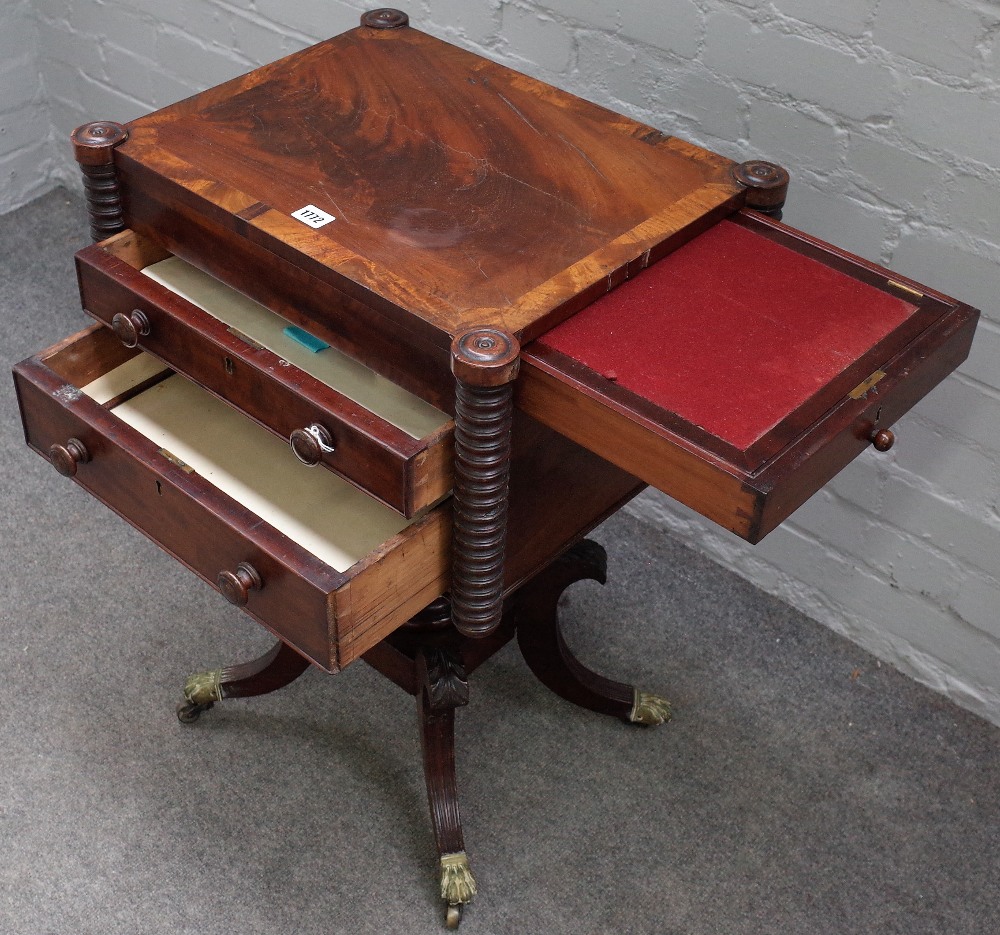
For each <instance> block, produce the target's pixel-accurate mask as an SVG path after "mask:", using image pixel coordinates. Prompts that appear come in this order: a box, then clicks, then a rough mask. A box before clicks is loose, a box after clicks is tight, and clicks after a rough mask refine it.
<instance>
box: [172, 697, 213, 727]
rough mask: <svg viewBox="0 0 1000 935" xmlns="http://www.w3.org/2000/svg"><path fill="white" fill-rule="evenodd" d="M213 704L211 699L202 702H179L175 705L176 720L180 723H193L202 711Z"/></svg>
mask: <svg viewBox="0 0 1000 935" xmlns="http://www.w3.org/2000/svg"><path fill="white" fill-rule="evenodd" d="M213 704H214V702H211V701H207V702H205V703H204V704H196V703H195V702H193V701H187V702H181V703H180V704H179V705H177V720H178V721H180V722H181V723H182V724H193V723H194V722H195V721H197V720H198V718H200V717H201V714H202V712H203V711H207V710H208V709H209V708H211V707H212V705H213Z"/></svg>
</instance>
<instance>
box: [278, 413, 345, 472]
mask: <svg viewBox="0 0 1000 935" xmlns="http://www.w3.org/2000/svg"><path fill="white" fill-rule="evenodd" d="M288 444H289V445H291V446H292V451H293V452H295V457H296V458H298V459H299V460H300V461H301V462H302V463H303V464H308V465H314V464H319V463H320V461H322V460H323V455H324V454H329V453H330V452H331V451H333V450H334V449H333V436H332V435H331V434H330V431H329V429H327V428H326V427H325V426H322V425H320V424H319V423H318V422H313V424H312V425H307V426H306V427H305V428H304V429H296V430H295V431H294V432H292V434H291V435H289V436H288Z"/></svg>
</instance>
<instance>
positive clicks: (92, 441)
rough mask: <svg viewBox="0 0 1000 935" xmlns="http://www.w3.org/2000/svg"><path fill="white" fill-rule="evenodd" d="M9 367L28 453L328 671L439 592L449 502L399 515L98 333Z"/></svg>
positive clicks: (443, 578)
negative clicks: (408, 517) (313, 467)
mask: <svg viewBox="0 0 1000 935" xmlns="http://www.w3.org/2000/svg"><path fill="white" fill-rule="evenodd" d="M14 377H15V383H16V386H17V393H18V400H19V403H20V407H21V415H22V419H23V421H24V428H25V435H26V437H27V441H28V444H29V445H30V446H31V447H32V448H34V449H35V450H36V451H37V452H39V453H40V454H41V455H43V456H44V457H47V458H48V459H49V460H50V461H51V462H52V463H53V466H55V467H56V469H57V470H59V471H60V473H64V474H67V475H69V476H72V477H73V478H74V480H75V481H76V482H77V483H78V484H80V485H81V486H82V487H84V488H85V489H86V490H88V491H89V492H90V493H92V494H93V495H94V496H95V497H97V498H98V499H100V500H101V501H103V502H104V503H105V504H107V505H108V506H109V507H111V508H112V509H113V510H115V511H116V512H117V513H119V514H120V515H121V516H123V517H124V518H125V519H127V520H128V521H129V522H130V523H132V525H134V526H135V527H136V528H138V529H139V530H141V531H142V532H143V533H145V534H146V535H147V536H149V537H150V538H151V539H153V540H154V541H155V542H156V543H158V544H159V545H160V546H161V547H162V548H164V549H165V550H166V551H167V552H169V553H170V554H172V555H173V556H175V557H176V558H177V559H179V560H180V561H181V562H183V563H184V564H185V565H187V566H188V567H189V568H191V569H192V570H193V571H195V572H196V573H197V574H199V575H200V576H201V577H202V578H204V579H205V580H206V581H208V582H210V583H211V584H213V585H215V586H216V587H219V588H220V590H222V591H223V593H224V594H226V596H227V598H229V599H230V600H233V602H234V603H242V604H243V606H244V609H245V610H246V611H247V613H249V614H250V615H251V616H252V617H254V618H255V619H257V620H258V621H259V622H260V623H262V624H264V625H265V626H266V627H268V628H269V629H270V630H272V631H273V632H274V633H275V634H276V635H277V636H278V637H279V638H281V639H282V640H284V641H285V642H287V643H289V644H291V645H292V646H293V647H295V648H296V649H297V650H298V651H299V652H300V653H302V654H303V655H304V656H306V657H308V658H309V659H310V660H312V661H313V662H315V663H316V664H317V665H319V666H322V667H323V668H324V669H326V670H328V671H338V670H339V669H341V668H343V667H344V666H345V665H347V663H349V662H351V661H353V660H354V659H357V658H358V657H359V656H360V655H361V654H362V653H364V652H365V651H366V650H367V649H369V648H371V647H372V646H374V645H375V644H376V643H377V642H379V641H380V640H381V639H382V638H383V637H385V636H386V635H387V634H388V633H390V632H392V631H393V630H394V629H396V628H397V627H398V626H400V625H401V624H402V623H404V622H405V621H406V620H407V619H409V618H410V617H412V616H413V615H414V614H415V613H416V612H417V611H419V610H420V609H421V608H423V607H424V606H426V605H427V604H428V603H430V601H432V600H433V599H434V598H435V597H437V596H438V595H440V594H441V593H443V592H444V591H445V590H446V589H447V586H448V580H447V574H448V554H449V550H448V546H449V535H450V507H449V505H448V504H447V503H446V504H445V505H444V506H442V507H438V508H436V509H434V510H432V511H430V512H428V513H427V514H426V515H423V516H420V517H417V518H416V519H414V520H411V521H408V520H406V519H404V518H403V517H401V516H400V515H399V514H398V513H396V512H395V511H393V510H391V509H389V508H388V507H386V506H384V505H383V504H381V503H379V502H378V501H376V500H374V499H373V498H371V497H369V496H367V495H366V494H364V493H363V492H361V491H359V490H357V489H356V488H355V487H353V486H352V485H350V484H348V483H347V482H345V481H343V480H342V479H340V478H338V477H337V476H336V475H334V474H332V473H330V472H327V471H311V470H310V469H309V468H307V467H305V466H303V465H301V464H299V463H298V461H297V460H296V458H295V457H294V455H293V454H292V452H291V450H290V449H289V448H288V446H286V445H284V444H282V443H281V442H280V440H278V439H276V438H275V437H274V436H273V435H271V434H270V433H268V432H267V431H265V430H264V429H262V428H261V427H260V426H258V425H257V424H256V423H254V422H252V421H251V420H250V419H248V418H247V417H245V416H243V415H242V414H240V413H239V412H237V411H235V410H233V409H232V408H231V407H229V406H227V405H225V404H224V403H222V402H220V401H219V400H217V399H215V398H214V397H213V396H211V395H210V394H208V393H207V392H205V391H204V390H202V389H200V388H199V387H197V386H196V385H195V384H193V383H191V382H190V381H188V380H186V379H185V378H184V377H183V376H181V375H179V374H175V373H173V372H172V371H170V370H167V369H166V368H164V367H163V365H162V364H161V363H160V362H158V361H156V360H155V359H154V358H151V357H148V356H147V355H145V354H141V353H136V352H135V351H130V350H127V349H125V348H124V347H123V346H122V345H121V344H120V342H118V340H117V339H116V338H115V337H114V335H112V334H111V333H110V332H109V331H108V329H106V328H103V327H100V326H98V327H95V328H91V329H88V330H87V331H83V332H81V333H80V334H77V335H74V336H73V337H71V338H69V339H67V340H66V341H64V342H63V343H62V344H59V345H57V346H55V347H53V348H50V349H49V350H47V351H44V352H42V353H41V354H39V355H37V356H36V357H32V358H29V359H28V360H26V361H23V362H22V363H21V364H19V365H18V366H17V367H16V368H15V370H14Z"/></svg>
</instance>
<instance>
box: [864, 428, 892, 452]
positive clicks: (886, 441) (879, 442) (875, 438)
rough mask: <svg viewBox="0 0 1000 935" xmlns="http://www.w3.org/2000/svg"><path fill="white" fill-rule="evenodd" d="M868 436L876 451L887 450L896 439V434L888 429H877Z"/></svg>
mask: <svg viewBox="0 0 1000 935" xmlns="http://www.w3.org/2000/svg"><path fill="white" fill-rule="evenodd" d="M870 438H871V443H872V447H873V448H874V449H875V450H876V451H888V450H889V449H890V448H891V447H892V446H893V444H895V441H896V436H895V435H894V434H893V433H892V432H891V431H890V430H889V429H879V430H878V431H877V432H872V434H871V436H870Z"/></svg>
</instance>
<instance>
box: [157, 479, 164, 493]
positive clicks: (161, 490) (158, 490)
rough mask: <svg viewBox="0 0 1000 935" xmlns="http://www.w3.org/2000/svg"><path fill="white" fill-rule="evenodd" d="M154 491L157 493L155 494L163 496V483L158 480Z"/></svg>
mask: <svg viewBox="0 0 1000 935" xmlns="http://www.w3.org/2000/svg"><path fill="white" fill-rule="evenodd" d="M156 493H157V496H160V497H162V496H163V484H161V483H160V482H159V481H157V482H156Z"/></svg>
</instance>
